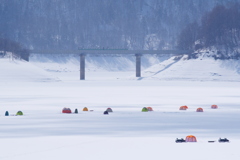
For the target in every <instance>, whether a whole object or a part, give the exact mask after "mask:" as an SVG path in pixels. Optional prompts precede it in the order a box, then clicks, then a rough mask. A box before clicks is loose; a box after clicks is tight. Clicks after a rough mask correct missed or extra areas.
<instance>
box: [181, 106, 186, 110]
mask: <svg viewBox="0 0 240 160" xmlns="http://www.w3.org/2000/svg"><path fill="white" fill-rule="evenodd" d="M187 109H188V107H187V106H181V107H180V108H179V110H187Z"/></svg>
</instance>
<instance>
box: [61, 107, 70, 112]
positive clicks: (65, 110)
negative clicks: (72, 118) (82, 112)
mask: <svg viewBox="0 0 240 160" xmlns="http://www.w3.org/2000/svg"><path fill="white" fill-rule="evenodd" d="M62 113H72V111H71V109H70V108H63V110H62Z"/></svg>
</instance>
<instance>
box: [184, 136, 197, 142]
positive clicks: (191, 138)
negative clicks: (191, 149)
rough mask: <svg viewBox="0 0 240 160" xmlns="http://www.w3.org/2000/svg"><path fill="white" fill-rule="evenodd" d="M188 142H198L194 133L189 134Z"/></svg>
mask: <svg viewBox="0 0 240 160" xmlns="http://www.w3.org/2000/svg"><path fill="white" fill-rule="evenodd" d="M186 142H197V138H196V137H195V136H193V135H189V136H187V137H186Z"/></svg>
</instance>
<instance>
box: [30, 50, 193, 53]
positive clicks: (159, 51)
mask: <svg viewBox="0 0 240 160" xmlns="http://www.w3.org/2000/svg"><path fill="white" fill-rule="evenodd" d="M192 52H193V51H190V50H121V49H101V50H98V49H95V50H94V49H83V50H69V51H67V50H66V51H64V50H59V51H57V50H31V51H30V53H33V54H189V53H192Z"/></svg>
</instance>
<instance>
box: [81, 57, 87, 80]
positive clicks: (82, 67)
mask: <svg viewBox="0 0 240 160" xmlns="http://www.w3.org/2000/svg"><path fill="white" fill-rule="evenodd" d="M85 56H86V55H85V54H83V53H81V54H80V80H85Z"/></svg>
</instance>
